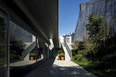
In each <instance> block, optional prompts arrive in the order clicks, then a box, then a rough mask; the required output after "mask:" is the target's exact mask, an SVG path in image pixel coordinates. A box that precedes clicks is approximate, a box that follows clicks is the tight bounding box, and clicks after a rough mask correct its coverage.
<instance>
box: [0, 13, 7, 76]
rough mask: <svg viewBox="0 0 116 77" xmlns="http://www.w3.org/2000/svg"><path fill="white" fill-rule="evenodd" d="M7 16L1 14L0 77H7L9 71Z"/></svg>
mask: <svg viewBox="0 0 116 77" xmlns="http://www.w3.org/2000/svg"><path fill="white" fill-rule="evenodd" d="M5 20H6V16H4V14H3V13H2V12H0V77H6V74H7V71H6V66H7V40H6V30H7V29H6V22H5Z"/></svg>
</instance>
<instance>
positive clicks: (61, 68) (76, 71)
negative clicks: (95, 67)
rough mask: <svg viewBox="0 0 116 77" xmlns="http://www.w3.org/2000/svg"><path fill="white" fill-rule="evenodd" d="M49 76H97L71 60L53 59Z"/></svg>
mask: <svg viewBox="0 0 116 77" xmlns="http://www.w3.org/2000/svg"><path fill="white" fill-rule="evenodd" d="M49 77H97V76H95V75H93V74H92V73H90V72H88V71H86V70H85V69H84V68H82V67H80V66H79V65H77V64H76V63H74V62H72V61H58V60H55V62H54V65H53V67H52V70H51V71H50V73H49Z"/></svg>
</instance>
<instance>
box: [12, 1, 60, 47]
mask: <svg viewBox="0 0 116 77" xmlns="http://www.w3.org/2000/svg"><path fill="white" fill-rule="evenodd" d="M14 2H15V3H16V5H17V6H18V7H19V8H20V9H21V10H22V11H23V13H24V14H25V15H26V16H27V18H28V19H29V20H30V21H31V22H32V24H33V26H32V27H33V28H34V29H36V30H37V31H38V32H39V33H41V35H42V36H43V37H44V38H45V39H46V40H49V39H53V41H54V42H55V43H57V44H55V45H58V0H14ZM38 35H39V34H38Z"/></svg>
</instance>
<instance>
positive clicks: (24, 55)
mask: <svg viewBox="0 0 116 77" xmlns="http://www.w3.org/2000/svg"><path fill="white" fill-rule="evenodd" d="M35 46H36V42H33V43H32V44H31V45H30V46H29V47H28V48H27V49H25V50H24V51H23V52H22V58H23V59H24V58H25V57H26V56H27V55H28V53H30V52H31V51H32V50H33V48H34V47H35Z"/></svg>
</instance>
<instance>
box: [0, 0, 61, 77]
mask: <svg viewBox="0 0 116 77" xmlns="http://www.w3.org/2000/svg"><path fill="white" fill-rule="evenodd" d="M11 25H12V26H13V25H14V27H12V26H11ZM16 25H17V26H19V27H17V28H16ZM21 28H22V29H21ZM16 29H17V31H18V32H15V31H14V30H16ZM23 29H24V30H23ZM22 30H23V31H22ZM10 31H11V32H12V31H13V32H12V33H15V35H16V37H18V38H16V39H18V40H23V41H25V42H32V43H31V44H30V45H29V47H27V49H26V50H25V51H23V53H20V54H22V56H23V57H26V56H27V55H28V54H29V53H30V52H31V50H32V49H33V48H35V49H36V58H37V53H38V51H37V49H38V48H42V54H43V59H41V61H40V60H39V61H38V60H36V61H32V62H28V61H27V62H26V61H21V62H16V63H13V64H10V53H11V51H10V34H12V33H10ZM13 35H14V34H13ZM32 35H34V36H35V37H34V38H35V39H33V36H32ZM51 40H52V42H51ZM58 47H59V40H58V0H30V1H28V0H0V48H1V49H0V77H10V76H11V77H23V75H25V74H26V73H27V72H29V70H33V69H34V68H36V67H37V65H38V64H42V63H44V62H46V61H47V60H48V59H49V58H55V56H56V52H57V48H58ZM17 56H18V55H17ZM19 67H21V68H22V70H21V68H19ZM27 69H28V71H27ZM14 70H15V71H14Z"/></svg>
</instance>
